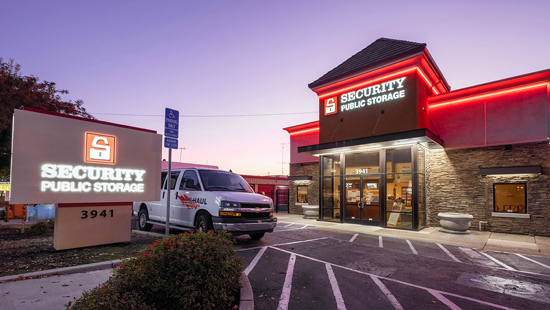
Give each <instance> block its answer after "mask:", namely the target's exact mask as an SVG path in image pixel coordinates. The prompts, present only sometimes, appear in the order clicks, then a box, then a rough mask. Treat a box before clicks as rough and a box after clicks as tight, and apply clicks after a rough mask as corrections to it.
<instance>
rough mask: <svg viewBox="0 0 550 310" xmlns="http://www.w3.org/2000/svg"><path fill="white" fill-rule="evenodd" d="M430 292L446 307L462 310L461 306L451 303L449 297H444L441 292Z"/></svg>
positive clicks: (429, 290) (452, 309)
mask: <svg viewBox="0 0 550 310" xmlns="http://www.w3.org/2000/svg"><path fill="white" fill-rule="evenodd" d="M428 292H430V294H432V295H433V296H434V297H435V298H437V299H438V300H439V301H441V302H442V303H443V304H445V306H447V307H449V309H451V310H461V308H460V307H459V306H457V305H456V304H455V303H454V302H452V301H450V300H449V299H448V298H447V297H445V296H443V294H441V293H440V292H437V291H434V290H431V289H428Z"/></svg>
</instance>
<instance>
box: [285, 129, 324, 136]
mask: <svg viewBox="0 0 550 310" xmlns="http://www.w3.org/2000/svg"><path fill="white" fill-rule="evenodd" d="M315 131H319V127H315V128H310V129H304V130H300V131H295V132H291V133H290V134H289V135H290V136H296V135H299V134H304V133H309V132H315Z"/></svg>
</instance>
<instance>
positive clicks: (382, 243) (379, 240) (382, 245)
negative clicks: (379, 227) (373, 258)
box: [378, 236, 384, 248]
mask: <svg viewBox="0 0 550 310" xmlns="http://www.w3.org/2000/svg"><path fill="white" fill-rule="evenodd" d="M378 246H379V247H381V248H383V247H384V241H382V236H378Z"/></svg>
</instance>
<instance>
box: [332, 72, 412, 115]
mask: <svg viewBox="0 0 550 310" xmlns="http://www.w3.org/2000/svg"><path fill="white" fill-rule="evenodd" d="M405 79H406V78H405V77H401V78H398V79H395V80H391V81H387V82H383V83H379V84H375V85H371V86H368V87H365V88H361V89H358V90H354V91H351V92H347V93H344V94H342V95H340V112H346V111H352V110H356V109H360V108H364V107H366V106H371V105H375V104H379V103H384V102H388V101H393V100H396V99H400V98H405V88H404V86H405V85H404V84H405ZM336 101H337V100H336V97H332V98H328V99H325V116H326V115H331V114H335V113H337V111H338V109H337V102H336Z"/></svg>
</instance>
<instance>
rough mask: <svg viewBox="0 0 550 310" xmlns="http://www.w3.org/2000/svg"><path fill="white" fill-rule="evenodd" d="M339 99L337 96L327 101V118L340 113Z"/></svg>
mask: <svg viewBox="0 0 550 310" xmlns="http://www.w3.org/2000/svg"><path fill="white" fill-rule="evenodd" d="M337 100H338V98H337V97H336V96H334V97H331V98H327V99H325V116H327V115H331V114H336V113H337V112H338V109H337V106H338V101H337Z"/></svg>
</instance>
